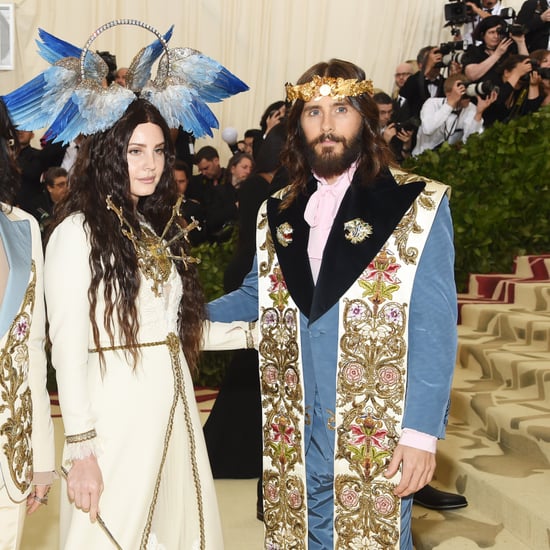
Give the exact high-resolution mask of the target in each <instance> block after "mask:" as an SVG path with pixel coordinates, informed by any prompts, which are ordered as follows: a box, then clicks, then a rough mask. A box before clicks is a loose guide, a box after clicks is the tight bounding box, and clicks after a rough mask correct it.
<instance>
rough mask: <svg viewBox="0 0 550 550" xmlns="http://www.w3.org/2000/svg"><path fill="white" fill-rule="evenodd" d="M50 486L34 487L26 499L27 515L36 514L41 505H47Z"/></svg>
mask: <svg viewBox="0 0 550 550" xmlns="http://www.w3.org/2000/svg"><path fill="white" fill-rule="evenodd" d="M50 489H51V485H35V486H34V488H33V490H32V491H31V493H30V495H29V496H28V497H27V514H29V515H30V514H32V513H33V512H36V510H38V508H40V506H42V504H43V505H44V506H46V504H48V493H49V492H50Z"/></svg>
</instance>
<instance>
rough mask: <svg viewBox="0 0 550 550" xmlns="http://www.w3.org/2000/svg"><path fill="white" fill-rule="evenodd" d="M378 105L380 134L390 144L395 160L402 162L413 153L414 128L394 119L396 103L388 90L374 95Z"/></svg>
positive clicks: (373, 97)
mask: <svg viewBox="0 0 550 550" xmlns="http://www.w3.org/2000/svg"><path fill="white" fill-rule="evenodd" d="M372 99H374V101H375V103H376V105H377V106H378V123H379V126H380V134H381V135H382V137H383V138H384V141H385V142H386V143H387V144H388V145H389V147H390V149H391V151H392V153H393V154H394V156H395V160H396V161H397V162H398V163H399V164H401V163H402V162H403V161H404V160H405V159H406V158H408V157H410V155H411V144H412V138H413V131H414V128H409V127H408V126H407V124H406V123H400V122H396V121H395V119H394V103H393V101H392V98H391V97H390V96H389V95H388V94H387V93H386V92H378V93H376V94H374V95H373V96H372Z"/></svg>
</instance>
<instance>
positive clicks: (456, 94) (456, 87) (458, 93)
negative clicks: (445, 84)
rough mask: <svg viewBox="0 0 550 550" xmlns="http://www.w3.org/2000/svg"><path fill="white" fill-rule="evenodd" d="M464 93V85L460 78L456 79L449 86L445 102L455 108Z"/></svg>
mask: <svg viewBox="0 0 550 550" xmlns="http://www.w3.org/2000/svg"><path fill="white" fill-rule="evenodd" d="M465 93H466V86H464V83H463V82H461V81H460V80H457V81H456V82H455V83H454V84H453V87H452V88H451V91H450V92H449V93H448V94H447V103H448V104H449V105H450V106H451V107H452V108H453V109H456V108H457V107H458V106H459V104H460V102H461V101H462V97H463V96H464V94H465Z"/></svg>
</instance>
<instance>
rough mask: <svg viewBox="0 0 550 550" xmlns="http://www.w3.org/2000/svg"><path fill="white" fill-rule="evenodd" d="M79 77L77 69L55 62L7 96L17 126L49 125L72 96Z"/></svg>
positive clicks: (33, 128) (7, 102)
mask: <svg viewBox="0 0 550 550" xmlns="http://www.w3.org/2000/svg"><path fill="white" fill-rule="evenodd" d="M75 61H76V60H75ZM77 81H78V75H77V73H76V72H75V71H72V70H70V69H67V68H65V67H61V66H54V67H50V68H49V69H46V70H45V71H44V72H43V73H41V74H39V75H38V76H36V77H35V78H33V79H32V80H31V81H29V82H27V83H26V84H24V85H23V86H21V87H20V88H18V89H17V90H14V91H13V92H11V93H9V94H8V95H6V96H4V99H5V103H6V107H7V108H8V111H9V112H10V117H11V119H12V121H13V123H14V124H15V126H16V127H18V128H20V129H25V130H38V129H39V128H44V127H46V126H49V125H50V124H51V123H52V121H53V120H54V119H55V118H56V116H57V113H58V111H59V109H60V108H61V107H62V106H63V105H64V104H65V103H66V102H67V100H68V98H69V97H70V96H71V94H72V91H73V89H74V87H75V86H76V84H77Z"/></svg>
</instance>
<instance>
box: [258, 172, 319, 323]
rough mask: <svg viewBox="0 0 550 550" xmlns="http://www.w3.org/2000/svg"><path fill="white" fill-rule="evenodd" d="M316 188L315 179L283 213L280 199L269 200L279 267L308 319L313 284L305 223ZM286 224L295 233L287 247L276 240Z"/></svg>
mask: <svg viewBox="0 0 550 550" xmlns="http://www.w3.org/2000/svg"><path fill="white" fill-rule="evenodd" d="M316 189H317V182H316V180H314V179H312V180H311V181H310V182H309V184H308V190H307V194H303V195H299V196H298V198H297V199H296V200H295V201H294V202H293V203H292V204H291V205H290V206H289V207H288V208H286V209H285V210H283V211H282V212H279V206H280V204H281V201H280V200H279V199H277V198H274V197H270V198H269V199H268V200H267V218H268V221H269V229H270V231H271V236H272V238H273V243H274V244H275V251H276V253H277V258H278V260H279V265H280V266H281V270H282V272H283V275H284V278H285V282H286V286H287V289H288V291H289V293H290V295H291V296H292V299H293V300H294V302H295V303H296V305H297V306H298V307H299V308H300V311H302V312H303V313H304V315H305V316H306V317H309V312H310V309H311V301H312V299H313V288H314V285H313V275H312V274H311V267H310V265H309V257H308V253H307V244H308V240H309V225H308V224H307V222H306V221H305V220H304V210H305V208H306V205H307V202H308V200H309V198H310V197H311V195H312V194H313V193H314V192H315V190H316ZM283 223H288V224H289V225H290V227H292V230H293V232H292V242H290V243H289V244H288V246H286V247H285V246H282V245H281V243H280V242H279V241H278V240H277V228H278V227H279V226H280V225H282V224H283Z"/></svg>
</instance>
